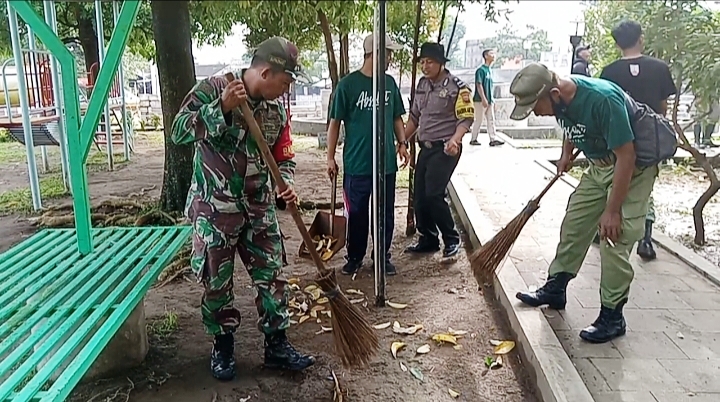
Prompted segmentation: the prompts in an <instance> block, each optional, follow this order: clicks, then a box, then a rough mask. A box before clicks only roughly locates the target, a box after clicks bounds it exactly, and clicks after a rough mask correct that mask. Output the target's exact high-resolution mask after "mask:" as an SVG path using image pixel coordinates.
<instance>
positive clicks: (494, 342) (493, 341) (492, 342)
mask: <svg viewBox="0 0 720 402" xmlns="http://www.w3.org/2000/svg"><path fill="white" fill-rule="evenodd" d="M501 343H502V341H498V340H497V339H491V340H490V344H491V345H493V346H500V344H501Z"/></svg>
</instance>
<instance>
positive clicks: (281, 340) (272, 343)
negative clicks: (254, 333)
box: [265, 331, 315, 371]
mask: <svg viewBox="0 0 720 402" xmlns="http://www.w3.org/2000/svg"><path fill="white" fill-rule="evenodd" d="M313 364H315V358H314V357H313V356H309V355H303V354H301V353H299V352H298V351H297V350H295V348H294V347H293V346H292V345H291V344H290V342H289V341H288V339H287V337H286V336H285V332H284V331H283V332H279V333H277V334H274V335H266V336H265V367H267V368H270V369H281V370H290V371H301V370H304V369H306V368H308V367H310V366H312V365H313Z"/></svg>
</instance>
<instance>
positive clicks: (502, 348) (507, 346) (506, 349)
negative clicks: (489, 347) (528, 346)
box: [493, 341, 515, 355]
mask: <svg viewBox="0 0 720 402" xmlns="http://www.w3.org/2000/svg"><path fill="white" fill-rule="evenodd" d="M513 349H515V342H513V341H502V342H500V344H499V345H497V346H495V350H493V353H495V354H496V355H506V354H508V353H510V351H512V350H513Z"/></svg>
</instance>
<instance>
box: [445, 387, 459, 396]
mask: <svg viewBox="0 0 720 402" xmlns="http://www.w3.org/2000/svg"><path fill="white" fill-rule="evenodd" d="M448 394H450V396H451V397H453V398H457V397H458V396H460V393H459V392H457V391H455V390H453V389H452V388H448Z"/></svg>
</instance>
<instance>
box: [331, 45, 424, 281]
mask: <svg viewBox="0 0 720 402" xmlns="http://www.w3.org/2000/svg"><path fill="white" fill-rule="evenodd" d="M374 46H375V45H374V35H368V36H367V37H366V38H365V42H364V44H363V48H364V51H365V61H364V62H363V66H362V67H361V68H360V69H359V70H357V71H353V72H352V73H350V74H348V75H347V76H345V77H344V78H343V79H342V80H340V82H339V83H338V86H337V89H336V90H335V96H334V99H333V105H332V108H331V110H330V126H329V128H328V154H327V163H328V174H329V175H330V179H331V180H334V179H335V175H337V172H338V168H337V164H336V163H335V148H336V146H337V142H338V136H339V132H340V122H343V123H344V124H345V145H344V148H343V169H344V175H343V190H344V197H343V198H344V201H345V210H346V212H347V214H348V225H347V234H348V236H347V256H346V259H347V263H346V264H345V266H344V267H343V269H342V273H343V274H347V275H351V274H354V273H355V272H357V271H358V270H359V269H360V267H362V262H363V258H365V252H366V251H367V240H368V233H369V230H370V210H369V206H370V197H371V196H372V191H373V117H372V116H373V108H374V107H376V105H377V98H378V97H377V96H373V70H374V69H373V48H374ZM385 48H386V50H385V66H387V65H388V64H389V63H390V61H391V57H392V52H393V51H394V50H400V49H402V46H401V45H398V44H396V43H395V42H393V41H392V40H391V39H390V37H388V36H386V37H385ZM384 98H385V117H384V119H385V133H386V135H387V138H386V139H385V144H386V151H385V155H386V158H387V159H386V161H385V197H386V198H385V211H384V213H385V230H386V231H385V245H384V247H385V250H383V251H384V254H385V256H386V258H387V262H386V265H385V267H386V268H385V273H386V274H387V275H395V273H396V269H395V266H394V265H393V264H392V263H390V245H391V244H392V238H393V229H394V226H395V225H394V223H395V173H396V172H397V170H398V164H397V157H396V156H395V155H396V152H397V154H398V155H399V156H400V158H401V160H402V167H405V165H407V163H408V161H409V158H410V156H409V154H408V151H407V142H406V141H405V135H404V130H405V125H404V123H403V120H402V116H403V115H404V114H405V107H404V105H403V102H402V98H401V96H400V88H398V85H397V83H396V82H395V79H394V78H393V77H392V76H390V75H389V74H385V96H384ZM393 133H394V137H395V138H393ZM395 139H397V148H396V145H395ZM381 254H382V253H381Z"/></svg>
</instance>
